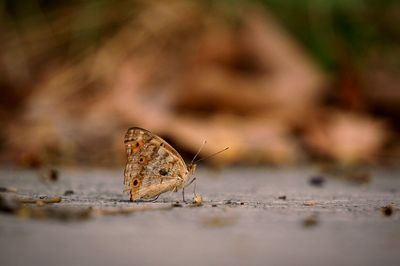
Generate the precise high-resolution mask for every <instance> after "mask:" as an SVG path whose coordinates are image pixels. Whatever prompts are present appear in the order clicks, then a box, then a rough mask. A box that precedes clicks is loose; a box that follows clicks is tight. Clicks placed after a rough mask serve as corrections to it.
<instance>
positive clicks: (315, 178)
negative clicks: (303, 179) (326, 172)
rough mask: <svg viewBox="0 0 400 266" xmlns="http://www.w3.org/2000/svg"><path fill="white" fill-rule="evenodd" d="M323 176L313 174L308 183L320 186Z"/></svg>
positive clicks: (322, 183) (323, 181) (323, 180)
mask: <svg viewBox="0 0 400 266" xmlns="http://www.w3.org/2000/svg"><path fill="white" fill-rule="evenodd" d="M325 181H326V180H325V178H324V177H323V176H313V177H311V178H310V180H309V181H308V182H309V183H310V185H312V186H315V187H322V186H323V185H324V183H325Z"/></svg>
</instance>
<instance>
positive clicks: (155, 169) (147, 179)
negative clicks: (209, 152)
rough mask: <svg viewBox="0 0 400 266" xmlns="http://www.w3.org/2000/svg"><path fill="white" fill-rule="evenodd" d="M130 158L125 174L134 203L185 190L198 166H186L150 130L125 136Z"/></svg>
mask: <svg viewBox="0 0 400 266" xmlns="http://www.w3.org/2000/svg"><path fill="white" fill-rule="evenodd" d="M124 142H125V147H126V153H127V156H128V159H127V163H126V166H125V171H124V185H125V189H124V191H125V192H128V193H129V195H130V200H131V201H135V200H139V199H157V198H158V196H159V195H160V194H162V193H165V192H167V191H174V192H176V191H178V189H183V190H182V195H183V200H184V188H185V186H186V185H188V184H190V183H191V182H192V181H193V180H194V179H192V181H190V182H188V179H189V176H190V175H191V174H193V172H194V170H195V169H196V165H195V164H194V163H193V161H192V162H191V163H190V164H186V163H185V161H184V160H183V159H182V157H181V156H180V155H179V153H178V152H177V151H176V150H175V149H174V148H173V147H172V146H171V145H169V144H168V143H167V142H166V141H165V140H163V139H162V138H160V137H159V136H157V135H155V134H153V133H151V132H150V131H148V130H145V129H142V128H138V127H132V128H129V129H128V131H127V132H126V135H125V141H124Z"/></svg>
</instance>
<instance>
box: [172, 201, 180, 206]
mask: <svg viewBox="0 0 400 266" xmlns="http://www.w3.org/2000/svg"><path fill="white" fill-rule="evenodd" d="M172 207H182V204H180V203H179V201H177V202H175V203H172Z"/></svg>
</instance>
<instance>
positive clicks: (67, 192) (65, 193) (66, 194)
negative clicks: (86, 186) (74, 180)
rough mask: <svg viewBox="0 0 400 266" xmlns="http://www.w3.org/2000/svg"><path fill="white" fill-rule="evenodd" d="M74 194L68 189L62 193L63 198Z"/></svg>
mask: <svg viewBox="0 0 400 266" xmlns="http://www.w3.org/2000/svg"><path fill="white" fill-rule="evenodd" d="M74 193H75V192H74V191H73V190H71V189H69V190H66V191H65V192H64V196H70V195H72V194H74Z"/></svg>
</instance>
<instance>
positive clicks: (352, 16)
mask: <svg viewBox="0 0 400 266" xmlns="http://www.w3.org/2000/svg"><path fill="white" fill-rule="evenodd" d="M260 1H261V2H262V3H263V4H265V5H266V6H268V7H269V8H270V10H271V11H272V12H273V13H274V14H275V15H276V16H278V17H279V18H280V19H281V22H282V23H283V24H284V25H285V26H286V27H287V28H288V29H289V30H290V31H291V32H292V33H293V34H294V35H295V36H297V37H298V39H299V40H301V42H302V43H303V44H304V45H305V47H306V48H307V49H308V50H309V51H310V53H311V54H312V55H313V56H314V57H315V58H316V59H317V61H319V62H320V63H321V65H322V66H324V67H325V68H326V69H329V70H335V69H336V68H337V67H338V65H339V64H340V62H339V61H340V60H349V58H348V57H350V58H353V59H355V60H356V61H360V59H362V58H363V56H365V55H366V54H367V53H368V51H370V50H374V49H378V50H380V52H382V56H385V57H386V58H385V59H387V60H395V62H393V63H394V64H396V65H397V66H399V63H400V60H399V57H393V53H396V54H397V55H398V54H399V47H398V44H399V42H400V28H399V27H398V25H400V5H399V2H398V1H396V0H388V1H376V0H305V1H296V0H286V1H279V0H260Z"/></svg>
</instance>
